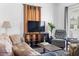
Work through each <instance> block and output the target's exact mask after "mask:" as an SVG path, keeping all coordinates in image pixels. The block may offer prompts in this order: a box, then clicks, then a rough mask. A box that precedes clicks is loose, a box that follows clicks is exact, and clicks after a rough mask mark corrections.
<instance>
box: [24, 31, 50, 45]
mask: <svg viewBox="0 0 79 59" xmlns="http://www.w3.org/2000/svg"><path fill="white" fill-rule="evenodd" d="M24 37H25V42H26V43H28V44H29V45H31V46H34V45H37V44H38V43H41V42H44V39H45V40H47V39H49V34H48V33H45V32H44V33H25V34H24Z"/></svg>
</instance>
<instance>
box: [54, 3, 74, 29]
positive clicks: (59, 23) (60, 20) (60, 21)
mask: <svg viewBox="0 0 79 59" xmlns="http://www.w3.org/2000/svg"><path fill="white" fill-rule="evenodd" d="M73 4H74V3H57V4H55V5H54V22H55V26H56V29H64V11H65V7H66V6H70V5H73Z"/></svg>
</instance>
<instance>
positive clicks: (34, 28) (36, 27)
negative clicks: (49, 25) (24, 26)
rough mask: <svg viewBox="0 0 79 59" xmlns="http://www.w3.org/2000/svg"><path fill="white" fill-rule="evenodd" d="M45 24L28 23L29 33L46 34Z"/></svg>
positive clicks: (38, 22) (37, 22)
mask: <svg viewBox="0 0 79 59" xmlns="http://www.w3.org/2000/svg"><path fill="white" fill-rule="evenodd" d="M44 31H45V22H40V21H28V32H44Z"/></svg>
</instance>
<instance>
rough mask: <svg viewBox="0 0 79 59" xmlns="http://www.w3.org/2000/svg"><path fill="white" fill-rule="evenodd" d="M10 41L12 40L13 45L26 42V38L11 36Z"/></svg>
mask: <svg viewBox="0 0 79 59" xmlns="http://www.w3.org/2000/svg"><path fill="white" fill-rule="evenodd" d="M10 39H11V41H12V44H13V45H15V44H19V43H21V42H24V38H23V37H22V36H20V35H11V36H10Z"/></svg>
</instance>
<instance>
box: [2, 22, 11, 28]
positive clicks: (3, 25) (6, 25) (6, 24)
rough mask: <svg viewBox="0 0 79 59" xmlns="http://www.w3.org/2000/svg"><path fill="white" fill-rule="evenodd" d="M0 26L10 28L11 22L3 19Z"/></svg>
mask: <svg viewBox="0 0 79 59" xmlns="http://www.w3.org/2000/svg"><path fill="white" fill-rule="evenodd" d="M2 28H11V24H10V22H9V21H4V22H3V24H2Z"/></svg>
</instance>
